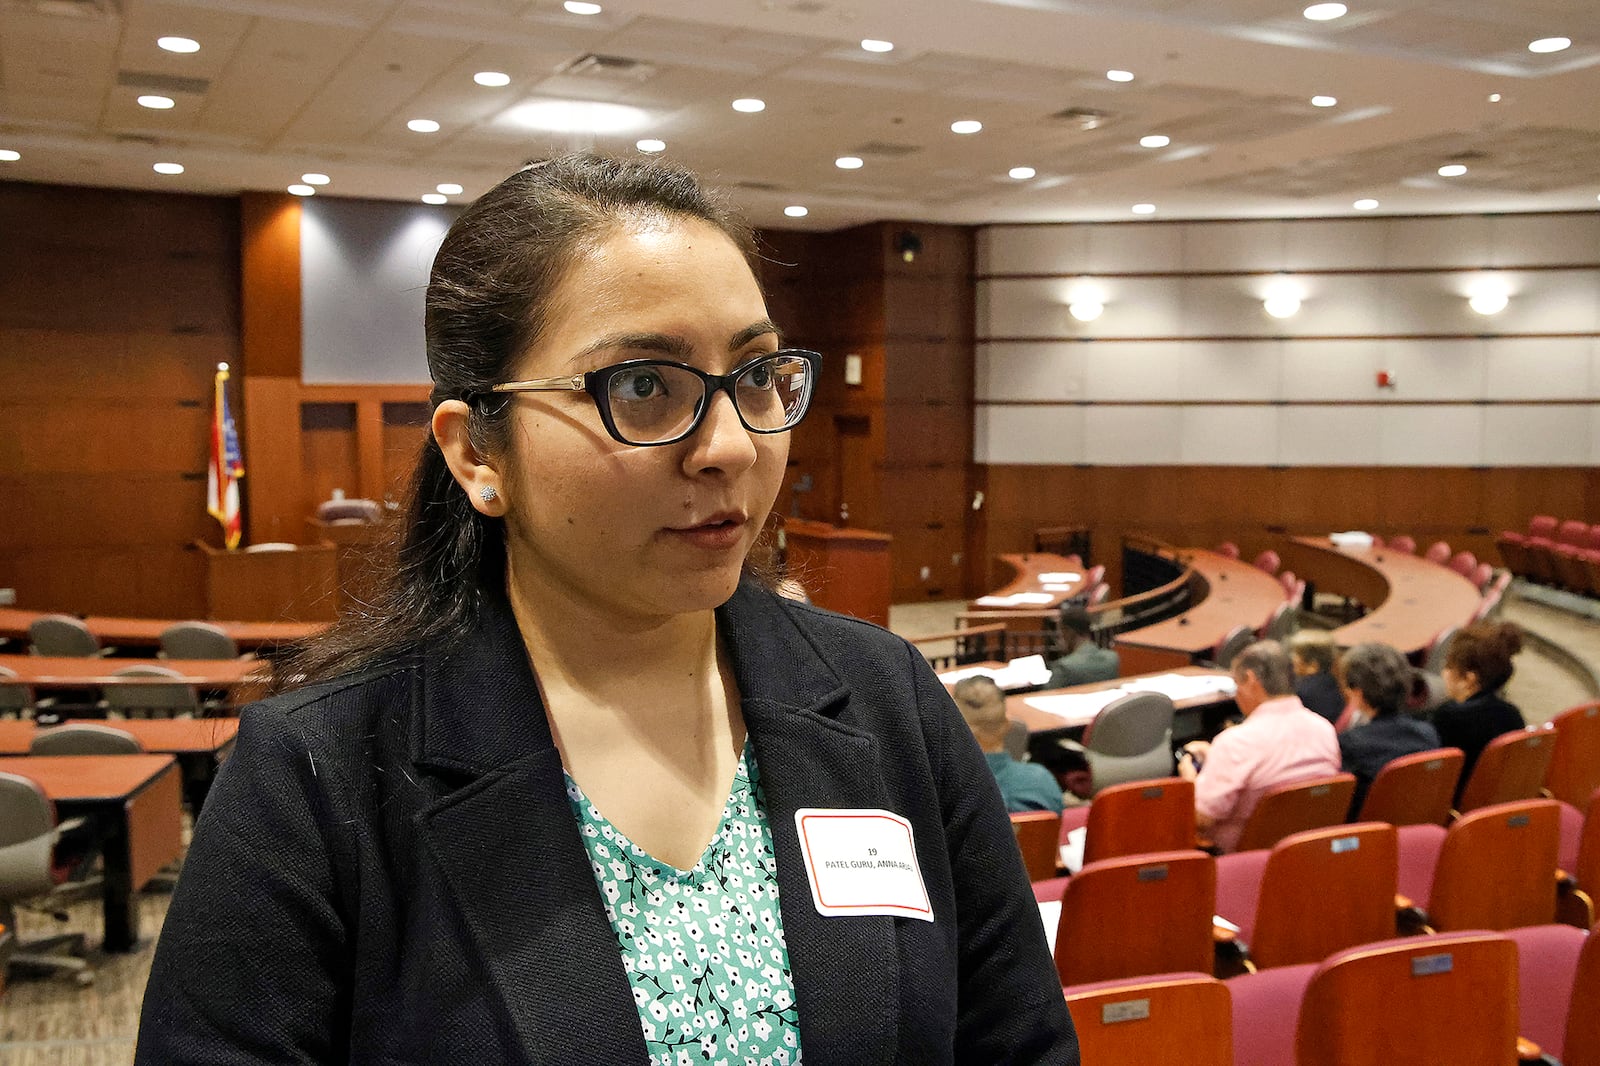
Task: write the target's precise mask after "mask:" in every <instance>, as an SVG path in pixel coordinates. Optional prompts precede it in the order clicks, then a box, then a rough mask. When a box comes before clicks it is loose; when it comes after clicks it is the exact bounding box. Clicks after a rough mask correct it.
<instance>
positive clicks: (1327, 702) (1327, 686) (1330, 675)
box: [1289, 629, 1345, 724]
mask: <svg viewBox="0 0 1600 1066" xmlns="http://www.w3.org/2000/svg"><path fill="white" fill-rule="evenodd" d="M1289 656H1290V658H1291V659H1292V660H1293V662H1294V694H1295V695H1296V696H1299V697H1300V702H1301V703H1303V704H1305V705H1306V710H1308V711H1316V712H1317V713H1318V714H1320V715H1322V717H1324V718H1326V719H1327V720H1328V721H1330V722H1333V723H1335V724H1337V723H1338V721H1339V717H1340V716H1341V715H1342V714H1344V708H1345V694H1344V690H1343V689H1342V688H1341V687H1340V685H1339V680H1338V678H1336V677H1335V676H1334V669H1335V666H1336V664H1337V662H1338V658H1339V646H1338V645H1337V644H1335V643H1334V640H1333V634H1332V633H1329V632H1328V631H1327V630H1325V629H1302V630H1300V631H1299V632H1298V633H1296V634H1294V636H1292V637H1290V638H1289Z"/></svg>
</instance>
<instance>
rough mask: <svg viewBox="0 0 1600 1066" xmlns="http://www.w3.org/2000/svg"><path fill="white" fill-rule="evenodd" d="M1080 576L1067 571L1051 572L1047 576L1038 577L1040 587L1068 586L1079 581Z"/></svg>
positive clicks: (1081, 577)
mask: <svg viewBox="0 0 1600 1066" xmlns="http://www.w3.org/2000/svg"><path fill="white" fill-rule="evenodd" d="M1082 579H1083V575H1082V574H1074V573H1072V572H1071V571H1068V570H1052V571H1050V572H1049V573H1048V574H1040V575H1039V583H1040V584H1041V585H1045V586H1049V585H1070V584H1072V582H1074V581H1081V580H1082Z"/></svg>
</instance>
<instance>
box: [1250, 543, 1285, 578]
mask: <svg viewBox="0 0 1600 1066" xmlns="http://www.w3.org/2000/svg"><path fill="white" fill-rule="evenodd" d="M1282 565H1283V560H1281V559H1279V558H1278V553H1277V552H1275V551H1273V550H1272V549H1271V548H1268V549H1267V550H1266V551H1264V552H1262V553H1261V554H1260V555H1258V556H1256V561H1255V566H1256V569H1258V570H1265V571H1266V572H1267V573H1269V574H1276V573H1277V572H1278V568H1279V567H1281V566H1282Z"/></svg>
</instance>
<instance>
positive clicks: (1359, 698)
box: [1339, 644, 1440, 817]
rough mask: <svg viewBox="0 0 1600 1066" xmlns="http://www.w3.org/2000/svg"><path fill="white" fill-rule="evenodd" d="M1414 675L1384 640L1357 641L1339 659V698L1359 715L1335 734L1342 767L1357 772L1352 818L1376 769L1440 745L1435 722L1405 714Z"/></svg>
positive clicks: (1376, 773)
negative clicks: (1404, 756)
mask: <svg viewBox="0 0 1600 1066" xmlns="http://www.w3.org/2000/svg"><path fill="white" fill-rule="evenodd" d="M1412 674H1413V671H1412V669H1411V664H1410V663H1408V662H1406V659H1405V656H1403V655H1401V654H1400V653H1399V652H1398V651H1396V650H1395V649H1394V648H1392V647H1390V646H1389V645H1387V644H1357V645H1356V646H1355V647H1353V648H1351V649H1350V650H1349V651H1347V652H1345V653H1344V657H1343V658H1341V659H1340V660H1339V681H1340V685H1341V687H1342V688H1343V690H1344V695H1343V700H1344V701H1345V702H1348V703H1349V704H1350V706H1352V707H1353V708H1354V709H1355V714H1356V717H1357V719H1358V721H1357V724H1356V725H1354V726H1352V727H1351V728H1349V729H1347V730H1345V731H1344V732H1343V733H1340V734H1339V754H1340V756H1341V757H1342V759H1343V767H1342V768H1343V769H1344V771H1345V772H1346V773H1351V774H1354V775H1355V777H1356V790H1355V794H1354V795H1353V796H1352V798H1351V801H1350V815H1351V817H1354V816H1356V815H1357V814H1359V813H1360V811H1361V804H1362V802H1363V801H1364V800H1365V799H1366V798H1367V790H1368V789H1370V788H1371V787H1372V782H1373V780H1374V779H1375V778H1377V776H1378V771H1380V770H1382V769H1383V768H1384V767H1385V766H1387V765H1389V763H1391V762H1393V761H1394V760H1395V759H1398V758H1400V757H1401V756H1402V755H1414V754H1416V753H1417V752H1419V751H1432V750H1433V749H1434V748H1437V747H1439V746H1440V744H1439V734H1438V733H1437V732H1435V731H1434V728H1433V726H1431V725H1429V724H1428V723H1427V722H1425V721H1423V720H1422V719H1420V718H1416V717H1413V716H1412V715H1410V714H1407V713H1405V710H1404V708H1405V704H1406V699H1407V697H1408V696H1409V695H1410V694H1411V678H1412Z"/></svg>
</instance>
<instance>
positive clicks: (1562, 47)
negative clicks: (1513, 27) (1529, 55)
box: [1528, 37, 1572, 55]
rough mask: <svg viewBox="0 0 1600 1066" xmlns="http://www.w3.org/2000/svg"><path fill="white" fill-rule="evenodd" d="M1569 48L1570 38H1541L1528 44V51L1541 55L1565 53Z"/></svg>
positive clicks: (1570, 45)
mask: <svg viewBox="0 0 1600 1066" xmlns="http://www.w3.org/2000/svg"><path fill="white" fill-rule="evenodd" d="M1571 47H1572V38H1570V37H1541V38H1539V39H1538V40H1537V41H1531V42H1529V44H1528V51H1530V52H1538V53H1539V54H1540V55H1543V54H1545V53H1547V52H1565V51H1566V50H1567V49H1568V48H1571Z"/></svg>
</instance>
